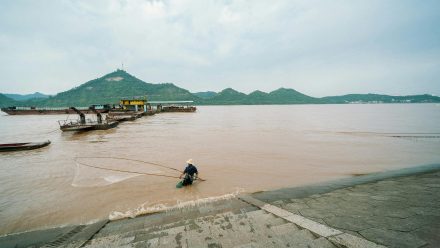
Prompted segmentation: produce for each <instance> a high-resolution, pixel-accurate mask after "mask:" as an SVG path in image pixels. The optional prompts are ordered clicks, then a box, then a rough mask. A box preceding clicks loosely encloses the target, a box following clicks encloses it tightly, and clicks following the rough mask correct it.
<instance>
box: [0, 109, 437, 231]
mask: <svg viewBox="0 0 440 248" xmlns="http://www.w3.org/2000/svg"><path fill="white" fill-rule="evenodd" d="M66 118H69V116H66V115H57V116H8V115H6V114H4V113H2V114H0V141H1V143H9V142H24V141H44V140H47V139H50V140H51V141H52V144H51V145H50V146H48V147H45V148H42V149H39V150H32V151H22V152H11V153H1V154H0V170H1V172H0V182H1V184H0V220H1V225H0V234H7V233H15V232H22V231H27V230H34V229H41V228H47V227H54V226H61V225H68V224H79V223H91V222H93V221H96V220H97V219H102V218H108V217H111V218H112V219H115V218H120V217H125V216H133V215H137V214H141V213H146V212H149V211H152V210H154V209H161V208H166V207H170V206H174V205H178V204H181V205H185V204H187V203H191V201H194V200H196V202H197V201H199V202H203V201H204V199H213V198H212V197H222V196H230V195H231V194H235V193H237V192H255V191H260V190H270V189H277V188H281V187H287V186H296V185H304V184H311V183H317V182H323V181H327V180H333V179H337V178H343V177H353V176H356V175H359V174H365V173H372V172H379V171H385V170H392V169H397V168H404V167H411V166H417V165H422V164H431V163H439V162H440V152H439V151H440V125H439V123H440V105H438V104H388V105H387V104H374V105H286V106H206V107H205V106H202V107H199V108H198V111H197V112H195V113H162V114H157V115H155V116H149V117H143V118H141V119H138V120H136V121H133V122H125V123H121V124H120V125H119V126H118V127H117V128H115V129H111V130H106V131H92V132H87V133H63V132H61V131H59V130H58V124H57V120H61V119H66ZM70 118H74V116H70ZM91 156H92V157H97V156H98V157H123V158H131V159H137V160H142V161H149V162H154V163H157V164H161V165H166V166H169V167H174V168H178V169H183V168H184V166H185V161H186V160H187V159H189V158H192V159H193V161H194V163H195V165H196V166H197V167H198V169H199V171H200V176H201V177H202V178H204V179H206V181H204V182H197V183H196V184H195V185H193V186H191V187H189V188H183V189H176V187H175V185H176V183H177V182H178V179H175V178H169V177H160V176H134V174H127V173H118V172H110V171H106V170H101V169H96V168H95V169H92V168H89V167H87V166H83V165H80V164H78V163H77V162H75V158H76V157H91ZM77 161H82V162H83V163H87V164H92V165H94V166H100V167H106V168H112V169H121V170H130V171H139V172H145V173H154V174H163V175H170V176H179V173H178V172H176V171H172V170H168V169H166V168H163V167H157V166H156V167H155V166H152V165H148V164H143V163H136V162H130V161H126V160H118V159H106V158H99V159H96V158H95V159H93V158H83V159H82V160H77ZM123 179H125V180H123Z"/></svg>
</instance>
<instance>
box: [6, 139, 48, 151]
mask: <svg viewBox="0 0 440 248" xmlns="http://www.w3.org/2000/svg"><path fill="white" fill-rule="evenodd" d="M49 144H50V141H49V140H48V141H45V142H28V143H11V144H0V152H12V151H22V150H33V149H38V148H41V147H45V146H48V145H49Z"/></svg>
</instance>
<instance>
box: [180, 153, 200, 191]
mask: <svg viewBox="0 0 440 248" xmlns="http://www.w3.org/2000/svg"><path fill="white" fill-rule="evenodd" d="M186 163H187V164H188V165H187V166H186V168H185V170H184V171H183V173H182V175H180V177H179V178H182V177H183V181H182V186H187V185H191V184H192V183H193V181H194V180H196V179H197V178H198V176H199V172H198V171H197V168H196V167H195V166H194V165H193V161H192V159H188V161H186Z"/></svg>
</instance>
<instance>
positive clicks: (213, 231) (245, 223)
mask: <svg viewBox="0 0 440 248" xmlns="http://www.w3.org/2000/svg"><path fill="white" fill-rule="evenodd" d="M140 223H141V222H136V223H130V226H131V228H132V229H130V228H121V230H122V231H123V232H122V233H121V232H118V231H117V229H116V228H115V227H112V229H113V230H112V232H108V231H107V232H105V233H104V234H101V235H96V236H95V237H94V239H93V240H91V241H90V242H88V243H87V244H86V246H84V247H87V248H101V247H125V246H126V247H165V248H166V247H173V248H174V247H208V246H209V247H231V248H232V247H237V248H246V247H286V246H290V247H311V248H312V247H329V248H330V247H331V248H334V246H332V244H331V243H330V242H328V241H327V240H326V239H319V238H317V237H315V236H314V235H313V234H312V233H310V232H309V231H308V230H306V229H300V228H299V227H298V226H296V225H295V224H293V223H290V222H287V221H285V220H284V219H282V218H279V217H277V216H275V215H273V214H270V213H267V212H266V211H264V210H253V211H249V212H246V211H243V212H240V211H238V212H237V211H236V212H231V211H226V212H223V213H217V214H213V215H207V216H203V217H198V218H195V219H192V220H191V219H190V220H179V221H175V222H169V223H166V224H162V225H161V224H156V225H147V227H145V225H142V224H140ZM135 227H137V229H136V230H133V228H135ZM124 231H125V232H124Z"/></svg>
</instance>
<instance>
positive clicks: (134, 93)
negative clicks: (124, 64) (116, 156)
mask: <svg viewBox="0 0 440 248" xmlns="http://www.w3.org/2000/svg"><path fill="white" fill-rule="evenodd" d="M143 96H147V98H148V100H150V101H161V100H167V101H174V100H175V101H177V100H194V101H195V100H198V99H199V98H198V97H196V96H194V95H193V94H191V93H190V92H189V91H187V90H185V89H182V88H179V87H177V86H175V85H174V84H171V83H164V84H150V83H146V82H144V81H142V80H140V79H138V78H136V77H134V76H132V75H130V74H128V73H127V72H125V71H123V70H117V71H114V72H112V73H110V74H107V75H105V76H103V77H100V78H97V79H94V80H91V81H88V82H86V83H84V84H82V85H80V86H78V87H75V88H73V89H71V90H68V91H65V92H61V93H58V94H57V95H55V96H51V97H49V98H47V99H44V100H41V99H32V100H29V101H26V102H23V103H22V104H21V105H28V106H49V107H51V106H89V105H91V104H105V103H110V104H116V103H119V100H120V99H121V98H131V97H143Z"/></svg>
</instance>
